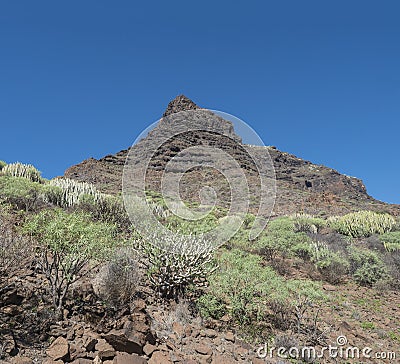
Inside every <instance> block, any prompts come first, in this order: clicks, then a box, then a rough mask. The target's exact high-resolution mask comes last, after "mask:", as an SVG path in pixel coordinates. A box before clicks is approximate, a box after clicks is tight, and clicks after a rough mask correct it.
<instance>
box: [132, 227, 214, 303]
mask: <svg viewBox="0 0 400 364" xmlns="http://www.w3.org/2000/svg"><path fill="white" fill-rule="evenodd" d="M139 249H140V250H141V251H142V253H143V255H144V256H145V264H146V265H147V266H148V268H149V272H150V282H151V284H152V285H153V287H154V288H155V289H156V291H158V293H159V294H160V296H161V297H163V298H174V299H177V298H179V297H181V296H183V295H184V294H185V292H186V290H187V288H188V287H189V286H191V285H193V286H195V287H197V288H199V287H203V286H205V285H206V284H207V277H208V276H209V275H210V274H211V273H212V272H213V271H214V270H215V269H216V265H215V264H214V260H213V251H214V246H213V245H212V244H211V243H210V242H208V241H207V240H206V239H204V238H200V237H196V236H194V235H181V234H179V233H176V234H171V235H165V236H161V235H159V234H157V233H153V234H149V236H147V237H146V242H141V243H140V244H139Z"/></svg>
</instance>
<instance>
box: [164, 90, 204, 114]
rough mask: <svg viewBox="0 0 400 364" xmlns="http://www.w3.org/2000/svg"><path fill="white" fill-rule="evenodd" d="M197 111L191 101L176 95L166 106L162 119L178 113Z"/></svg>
mask: <svg viewBox="0 0 400 364" xmlns="http://www.w3.org/2000/svg"><path fill="white" fill-rule="evenodd" d="M195 109H199V106H197V105H196V104H195V103H194V102H193V101H192V100H190V99H189V98H188V97H186V96H185V95H178V96H176V97H175V98H174V99H173V100H172V101H171V102H170V103H169V104H168V106H167V109H166V110H165V112H164V114H163V117H165V116H168V115H171V114H175V113H178V112H180V111H188V110H195Z"/></svg>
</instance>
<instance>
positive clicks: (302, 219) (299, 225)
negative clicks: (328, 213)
mask: <svg viewBox="0 0 400 364" xmlns="http://www.w3.org/2000/svg"><path fill="white" fill-rule="evenodd" d="M290 218H291V219H292V220H293V222H294V231H295V232H304V233H311V234H317V233H318V230H319V229H320V228H322V227H324V226H325V225H326V221H325V220H324V219H321V218H318V217H314V216H312V215H308V214H303V213H302V214H294V215H291V216H290Z"/></svg>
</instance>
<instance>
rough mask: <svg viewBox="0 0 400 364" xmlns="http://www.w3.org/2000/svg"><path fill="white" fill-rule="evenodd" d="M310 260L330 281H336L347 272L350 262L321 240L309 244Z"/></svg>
mask: <svg viewBox="0 0 400 364" xmlns="http://www.w3.org/2000/svg"><path fill="white" fill-rule="evenodd" d="M311 247H312V253H311V261H312V262H313V263H314V265H315V267H316V268H317V269H318V271H319V272H320V273H321V274H322V276H323V277H324V278H325V279H326V280H327V281H328V282H330V283H338V282H339V281H340V280H341V279H342V277H343V276H344V275H345V274H347V273H348V271H349V268H350V263H349V262H348V261H347V260H346V259H345V258H344V257H343V256H342V255H341V254H340V253H337V252H333V251H332V250H330V249H329V248H328V246H327V245H326V244H325V243H323V242H314V243H313V244H311Z"/></svg>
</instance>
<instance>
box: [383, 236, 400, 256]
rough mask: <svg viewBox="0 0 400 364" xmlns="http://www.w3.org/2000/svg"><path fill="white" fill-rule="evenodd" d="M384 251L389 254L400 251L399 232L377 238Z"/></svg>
mask: <svg viewBox="0 0 400 364" xmlns="http://www.w3.org/2000/svg"><path fill="white" fill-rule="evenodd" d="M379 240H380V241H381V242H382V244H383V246H384V247H385V249H386V251H387V252H389V253H392V252H395V251H398V250H400V231H392V232H389V233H386V234H382V235H380V236H379Z"/></svg>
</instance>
